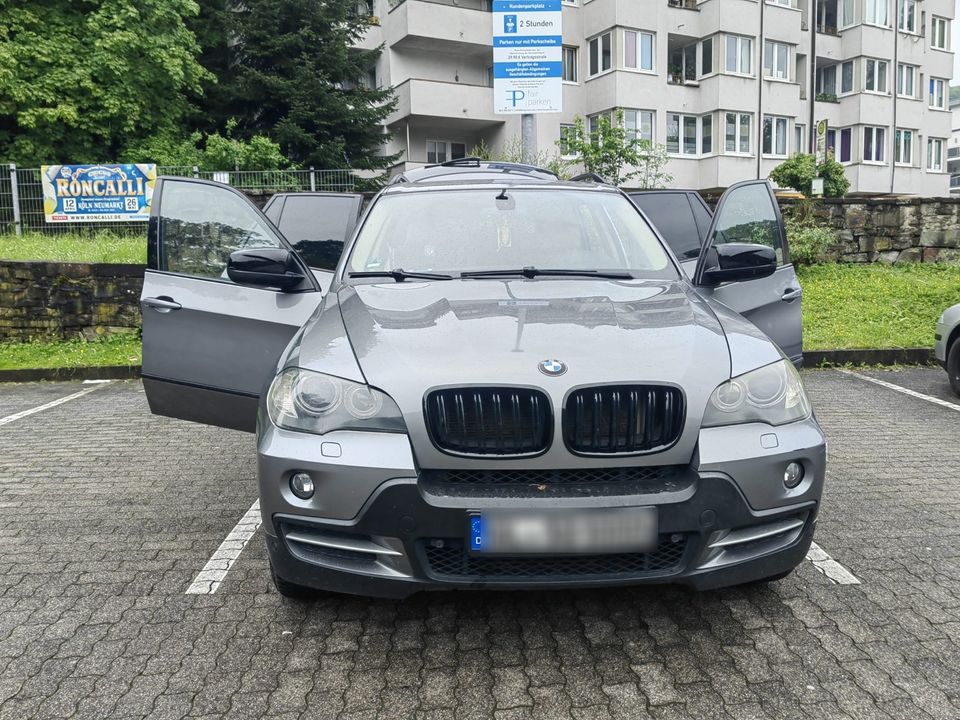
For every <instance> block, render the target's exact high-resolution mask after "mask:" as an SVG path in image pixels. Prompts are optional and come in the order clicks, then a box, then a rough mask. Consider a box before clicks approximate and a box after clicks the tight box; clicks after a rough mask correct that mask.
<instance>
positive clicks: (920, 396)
mask: <svg viewBox="0 0 960 720" xmlns="http://www.w3.org/2000/svg"><path fill="white" fill-rule="evenodd" d="M839 370H840V372H842V373H844V374H846V375H851V376H853V377H855V378H860V379H861V380H866V381H867V382H871V383H873V384H874V385H879V386H880V387H884V388H887V389H888V390H893V391H894V392H898V393H902V394H904V395H909V396H910V397H913V398H917V399H918V400H926V401H927V402H930V403H933V404H934V405H939V406H940V407H945V408H948V409H950V410H956V411H957V412H960V405H957V404H956V403H952V402H948V401H946V400H941V399H940V398H938V397H933V395H924V394H923V393H919V392H917V391H916V390H911V389H909V388H905V387H903V386H901V385H894V384H893V383H892V382H887V381H886V380H880V379H879V378H874V377H870V376H869V375H863V374H861V373H858V372H855V371H853V370H845V369H843V368H839Z"/></svg>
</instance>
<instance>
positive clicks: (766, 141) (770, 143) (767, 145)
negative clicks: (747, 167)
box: [762, 115, 788, 157]
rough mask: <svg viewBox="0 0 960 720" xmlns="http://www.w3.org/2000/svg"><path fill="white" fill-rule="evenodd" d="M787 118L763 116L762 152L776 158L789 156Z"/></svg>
mask: <svg viewBox="0 0 960 720" xmlns="http://www.w3.org/2000/svg"><path fill="white" fill-rule="evenodd" d="M787 125H788V122H787V118H785V117H774V116H772V115H764V116H763V136H762V142H763V145H762V152H763V154H764V155H773V156H775V157H786V156H787Z"/></svg>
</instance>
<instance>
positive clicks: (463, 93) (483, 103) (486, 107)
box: [387, 0, 505, 129]
mask: <svg viewBox="0 0 960 720" xmlns="http://www.w3.org/2000/svg"><path fill="white" fill-rule="evenodd" d="M407 2H408V3H410V2H411V0H407ZM394 94H395V96H396V98H397V107H396V109H395V110H394V111H393V113H391V115H390V117H389V119H388V120H387V123H388V125H392V124H394V123H396V122H398V121H399V120H402V119H409V118H414V119H419V120H424V121H429V122H437V124H445V123H450V122H451V121H456V123H457V127H459V128H463V129H483V128H488V127H490V126H491V125H499V124H502V123H503V121H504V118H505V116H503V115H496V114H494V112H493V90H492V89H491V88H489V87H486V86H483V85H467V84H466V83H455V82H443V81H440V80H422V79H419V78H411V79H409V80H405V81H404V82H402V83H400V84H399V85H397V86H396V87H395V88H394Z"/></svg>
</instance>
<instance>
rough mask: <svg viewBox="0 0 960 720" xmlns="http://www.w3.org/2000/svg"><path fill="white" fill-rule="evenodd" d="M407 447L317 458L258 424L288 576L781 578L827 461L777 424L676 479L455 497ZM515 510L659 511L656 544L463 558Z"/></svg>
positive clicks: (805, 426) (727, 439)
mask: <svg viewBox="0 0 960 720" xmlns="http://www.w3.org/2000/svg"><path fill="white" fill-rule="evenodd" d="M771 434H773V435H775V436H776V441H777V444H776V445H775V446H772V442H773V441H772V440H771V438H770V435H771ZM761 437H762V438H763V440H762V443H763V445H761V440H760V438H761ZM324 439H325V440H327V441H330V439H329V438H324ZM381 441H383V444H379V443H380V442H381ZM404 443H406V439H405V437H404V436H384V435H381V434H374V433H353V434H351V435H349V436H348V435H347V434H342V435H341V437H339V445H340V448H338V450H337V452H339V453H340V454H339V455H338V456H337V457H331V456H330V455H329V454H322V453H321V452H320V446H321V442H320V439H319V438H316V437H310V436H304V435H302V434H298V433H285V432H283V431H279V430H277V429H276V428H273V427H269V428H265V429H263V433H262V436H261V438H260V442H259V449H258V470H259V473H258V474H259V481H260V496H261V512H262V514H263V520H264V525H263V527H264V530H265V532H266V540H267V547H268V549H269V552H270V557H271V561H272V563H273V565H274V568H275V570H276V572H277V574H278V575H279V576H280V577H282V578H283V579H285V580H287V581H289V582H292V583H296V584H298V585H303V586H306V587H313V588H317V589H323V590H331V591H336V592H345V593H352V594H360V595H367V596H379V597H395V598H402V597H406V596H408V595H410V594H412V593H415V592H418V591H420V590H438V589H453V588H502V589H508V588H547V587H551V588H555V587H558V586H562V587H603V586H613V585H632V584H646V583H679V584H684V585H688V586H691V587H693V588H696V589H710V588H716V587H722V586H727V585H735V584H739V583H744V582H749V581H752V580H758V579H762V578H766V577H770V576H773V575H777V574H780V573H783V572H787V571H789V570H791V569H792V568H794V567H796V566H797V565H798V564H799V563H800V562H801V561H802V560H803V557H804V555H805V554H806V552H807V549H808V548H809V546H810V542H811V540H812V538H813V533H814V530H815V526H816V518H817V510H818V507H819V500H820V495H821V492H822V487H823V476H824V468H825V463H826V446H825V441H824V439H823V435H822V433H821V432H820V429H819V426H817V424H816V421H815V420H814V419H813V418H810V419H809V420H806V421H803V422H800V423H793V424H792V425H790V426H783V427H780V428H775V429H771V428H770V427H769V426H735V427H730V428H715V429H711V430H703V431H701V438H700V442H699V443H698V450H697V453H696V455H695V457H694V459H693V462H692V463H691V465H690V466H689V467H687V468H682V469H679V471H678V472H679V475H678V474H676V473H675V474H673V475H670V479H669V481H663V482H659V481H658V480H657V479H656V478H653V479H652V480H650V481H649V482H647V483H646V484H644V483H641V484H640V485H639V486H637V485H629V484H627V485H624V486H622V487H620V488H617V487H614V488H612V489H611V488H610V487H607V488H606V489H605V490H603V491H598V492H592V491H590V490H586V491H584V490H583V489H582V488H581V489H579V490H578V491H569V490H563V491H559V492H556V493H551V492H549V491H547V494H545V495H541V494H539V493H538V492H536V491H534V490H531V489H530V487H527V488H526V489H524V490H522V491H517V490H516V489H515V488H513V489H511V488H507V489H504V488H503V487H499V488H495V487H472V488H470V489H467V490H465V491H464V490H463V488H460V489H458V490H457V491H456V492H453V491H451V490H450V489H449V488H448V489H444V487H442V486H440V487H438V486H437V485H435V484H433V483H431V482H429V481H428V475H429V473H426V472H418V471H417V470H416V469H414V464H413V460H412V456H410V453H409V444H406V446H404ZM764 446H766V447H764ZM790 461H797V462H801V463H802V464H803V466H804V469H805V478H804V480H803V482H802V483H801V484H800V485H799V486H798V487H797V488H795V489H793V490H788V489H786V488H784V487H783V483H782V480H781V478H782V475H783V468H784V466H785V464H786V463H787V462H790ZM599 464H601V463H598V465H599ZM299 470H303V471H307V472H310V473H311V474H312V475H314V477H315V478H317V481H316V484H317V488H318V489H317V494H316V497H315V498H314V499H312V500H310V501H303V500H299V499H297V498H295V497H293V496H292V494H291V493H290V492H289V484H288V482H289V476H290V474H292V473H293V472H296V471H299ZM518 506H522V507H527V508H545V507H551V508H558V507H565V508H571V509H576V508H587V507H639V506H654V507H656V508H657V516H658V526H659V529H658V533H659V535H658V544H657V547H656V549H655V550H653V551H651V552H648V553H642V554H640V553H633V554H629V553H628V554H618V555H569V556H554V555H538V556H532V557H488V556H476V555H471V554H470V553H468V552H467V550H466V549H465V540H466V535H467V523H468V520H467V518H468V516H469V515H470V514H471V513H472V512H476V511H483V510H488V509H490V508H495V507H518Z"/></svg>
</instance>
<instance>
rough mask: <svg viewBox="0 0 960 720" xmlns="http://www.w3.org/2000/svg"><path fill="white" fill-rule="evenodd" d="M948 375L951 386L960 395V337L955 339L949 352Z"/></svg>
mask: <svg viewBox="0 0 960 720" xmlns="http://www.w3.org/2000/svg"><path fill="white" fill-rule="evenodd" d="M947 376H948V377H949V378H950V387H952V388H953V391H954V392H955V393H956V394H957V395H960V337H958V338H957V339H956V340H954V341H953V345H951V346H950V351H949V352H948V353H947Z"/></svg>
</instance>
